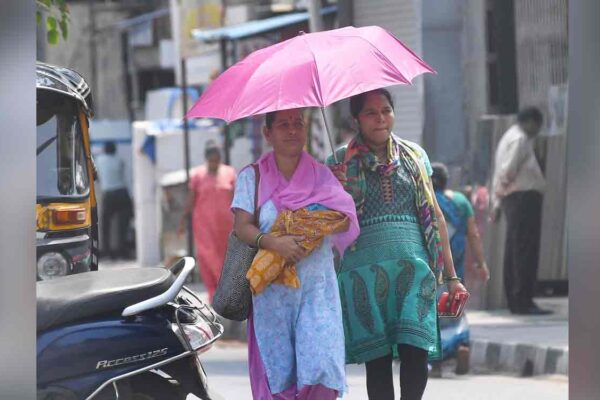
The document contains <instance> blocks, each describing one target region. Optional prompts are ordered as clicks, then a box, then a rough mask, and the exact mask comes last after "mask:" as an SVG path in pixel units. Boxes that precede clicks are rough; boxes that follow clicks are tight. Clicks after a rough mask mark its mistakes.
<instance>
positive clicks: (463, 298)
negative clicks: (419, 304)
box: [438, 292, 469, 318]
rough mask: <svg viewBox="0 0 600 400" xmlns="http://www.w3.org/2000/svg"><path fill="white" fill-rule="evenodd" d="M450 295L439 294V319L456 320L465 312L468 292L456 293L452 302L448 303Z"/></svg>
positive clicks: (446, 293) (445, 293)
mask: <svg viewBox="0 0 600 400" xmlns="http://www.w3.org/2000/svg"><path fill="white" fill-rule="evenodd" d="M449 296H450V294H449V293H448V292H444V293H442V294H441V296H440V299H439V301H438V315H439V316H440V317H449V318H458V317H460V316H461V315H462V313H463V311H464V310H465V305H466V304H467V300H469V292H458V293H456V294H455V295H454V300H453V301H452V302H451V303H448V297H449Z"/></svg>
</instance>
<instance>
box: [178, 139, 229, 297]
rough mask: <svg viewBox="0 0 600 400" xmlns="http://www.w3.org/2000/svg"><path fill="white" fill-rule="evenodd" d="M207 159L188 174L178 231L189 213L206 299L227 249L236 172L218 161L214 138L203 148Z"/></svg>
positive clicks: (218, 274)
mask: <svg viewBox="0 0 600 400" xmlns="http://www.w3.org/2000/svg"><path fill="white" fill-rule="evenodd" d="M204 157H205V159H206V163H205V164H204V165H201V166H199V167H197V168H195V169H194V170H193V171H192V173H191V176H190V183H189V187H188V191H189V195H188V201H187V206H186V209H185V211H184V213H183V216H182V217H181V221H180V223H179V229H178V232H179V233H180V234H182V233H183V232H184V231H185V226H186V222H187V219H188V218H189V215H190V214H191V215H192V229H193V233H194V243H195V247H196V258H197V260H198V264H199V268H200V276H201V277H202V282H204V285H205V286H206V290H207V291H208V297H209V302H212V298H213V295H214V294H215V290H216V289H217V284H218V283H219V278H220V276H221V269H222V268H223V262H224V261H225V252H226V251H227V237H228V236H229V233H230V232H231V229H232V228H233V215H232V214H231V211H230V210H229V205H230V204H231V200H232V199H233V189H234V188H235V180H236V173H235V170H234V169H233V167H230V166H229V165H225V164H223V163H222V162H221V151H220V149H219V147H218V146H217V144H216V143H215V142H214V141H208V142H207V143H206V146H205V150H204Z"/></svg>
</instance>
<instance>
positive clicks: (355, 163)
mask: <svg viewBox="0 0 600 400" xmlns="http://www.w3.org/2000/svg"><path fill="white" fill-rule="evenodd" d="M421 151H422V150H421V149H419V148H416V147H415V146H413V145H411V144H410V143H409V142H407V141H404V140H401V139H400V138H398V137H396V136H395V135H393V134H392V135H390V139H389V143H388V163H387V164H380V163H379V162H378V160H377V157H376V156H375V154H374V153H373V152H372V151H371V150H370V149H369V147H368V146H367V145H366V144H365V143H364V141H363V139H362V137H361V135H357V136H356V137H355V138H354V139H352V141H351V142H350V143H349V144H348V147H347V149H346V153H345V154H344V164H345V165H346V176H347V178H348V180H347V182H346V183H345V185H344V188H345V189H346V191H347V192H348V193H350V194H351V195H352V197H353V199H354V202H355V203H356V210H357V214H358V215H361V214H362V211H363V208H364V201H365V192H366V190H367V182H366V178H365V173H364V170H365V169H369V170H371V171H376V172H378V173H379V174H381V175H383V176H389V175H391V174H392V173H394V172H395V171H396V170H397V169H398V168H399V167H400V166H404V168H406V170H407V171H408V172H409V173H410V175H411V177H412V180H413V183H414V186H415V199H416V206H417V213H418V218H419V222H420V224H421V230H422V232H423V236H424V239H425V245H426V247H427V251H428V254H429V259H430V260H429V261H430V264H429V265H430V267H431V269H432V271H433V273H434V275H435V276H436V278H437V279H438V282H439V281H440V279H441V276H442V274H441V272H442V268H443V266H444V257H443V253H442V241H441V237H440V232H439V224H438V220H437V217H436V215H435V203H434V196H435V194H434V193H433V192H432V190H431V189H430V185H429V181H430V177H429V175H428V174H427V171H426V169H425V165H424V164H423V162H422V161H421V158H422V157H421Z"/></svg>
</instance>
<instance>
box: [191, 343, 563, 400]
mask: <svg viewBox="0 0 600 400" xmlns="http://www.w3.org/2000/svg"><path fill="white" fill-rule="evenodd" d="M202 359H203V361H204V366H205V368H206V372H207V374H208V378H209V383H210V385H211V386H212V388H213V389H214V390H215V391H217V393H219V394H220V395H221V396H223V398H224V399H226V400H251V399H252V397H251V394H250V382H249V380H248V372H247V358H246V348H245V346H244V345H242V344H220V345H218V346H215V347H214V348H213V349H211V350H209V352H207V353H205V354H204V355H203V356H202ZM397 374H398V371H397V370H396V372H395V375H396V376H398V375H397ZM445 375H446V374H445ZM447 375H448V376H447V377H444V378H443V379H430V380H429V384H428V386H427V391H426V394H425V396H424V400H434V399H442V400H465V399H473V400H507V399H510V400H520V399H524V400H537V399H540V400H542V399H543V400H567V399H568V382H567V379H566V378H565V377H558V376H555V377H543V378H534V379H525V378H516V377H510V376H498V375H477V376H473V375H467V376H462V377H457V376H455V375H453V374H451V373H448V374H447ZM396 384H397V383H396ZM348 386H349V393H348V394H347V395H346V396H344V399H348V400H366V399H367V394H366V389H365V385H364V372H363V367H362V366H349V368H348ZM396 392H397V393H399V388H396ZM398 397H399V395H398Z"/></svg>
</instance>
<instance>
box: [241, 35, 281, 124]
mask: <svg viewBox="0 0 600 400" xmlns="http://www.w3.org/2000/svg"><path fill="white" fill-rule="evenodd" d="M284 48H285V47H284V46H281V47H280V48H278V49H277V50H276V51H275V52H274V53H273V54H275V53H278V52H280V51H282V50H283V49H284ZM273 54H271V55H270V56H269V57H267V58H265V59H264V60H262V62H260V64H259V65H258V67H257V68H256V69H255V70H254V71H253V72H252V74H251V75H250V77H249V78H248V79H247V80H246V82H245V83H244V85H243V88H242V89H240V91H239V95H238V96H237V98H236V100H235V101H234V103H233V104H232V106H231V107H230V110H233V109H235V106H236V105H237V104H238V102H239V101H240V100H241V99H242V98H243V95H242V93H243V92H244V90H246V87H247V86H248V84H249V83H250V81H251V80H252V78H254V76H255V75H256V74H257V72H258V70H259V69H261V68H262V67H263V66H264V65H265V64H267V61H268V60H269V59H270V58H271V57H273ZM241 62H243V60H242V61H241ZM237 64H238V63H236V64H235V65H237ZM280 79H281V78H280ZM251 115H253V114H252V113H251V114H248V115H245V116H242V117H238V118H236V120H238V119H242V118H246V117H248V116H251ZM232 121H233V120H232ZM229 122H231V121H229Z"/></svg>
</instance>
